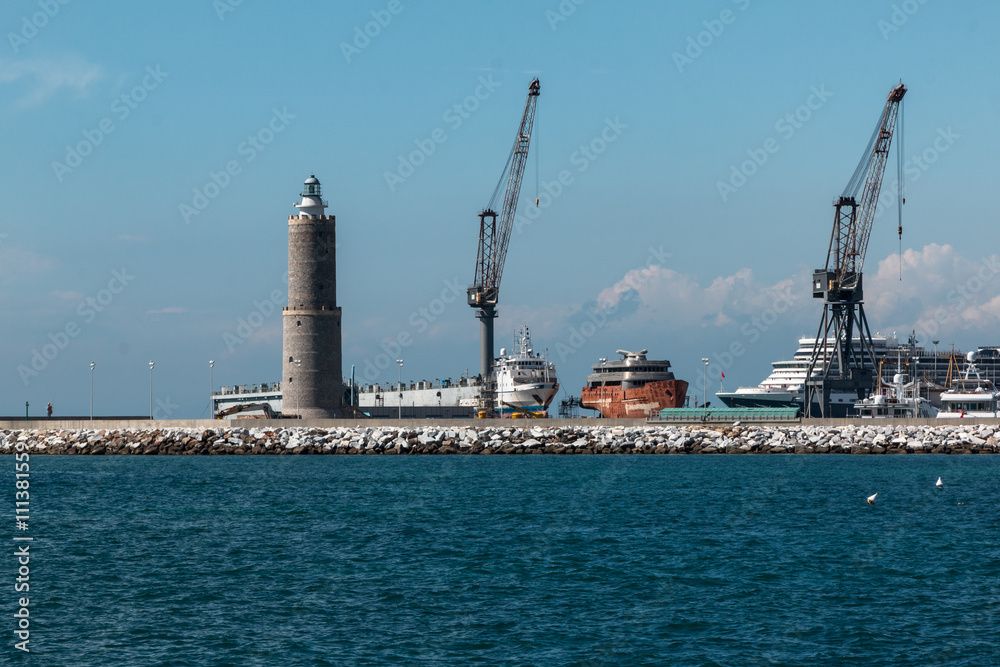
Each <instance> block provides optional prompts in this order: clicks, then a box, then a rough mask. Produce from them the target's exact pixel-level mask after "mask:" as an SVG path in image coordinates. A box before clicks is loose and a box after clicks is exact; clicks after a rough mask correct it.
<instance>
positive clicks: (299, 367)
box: [292, 359, 302, 419]
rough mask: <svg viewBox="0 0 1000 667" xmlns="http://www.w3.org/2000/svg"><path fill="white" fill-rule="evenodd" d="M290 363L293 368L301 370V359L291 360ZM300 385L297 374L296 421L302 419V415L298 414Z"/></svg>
mask: <svg viewBox="0 0 1000 667" xmlns="http://www.w3.org/2000/svg"><path fill="white" fill-rule="evenodd" d="M292 361H294V362H295V367H296V368H298V369H299V370H302V360H301V359H293V360H292ZM301 384H302V375H301V374H299V384H297V385H295V418H296V419H302V415H301V414H300V413H299V385H301Z"/></svg>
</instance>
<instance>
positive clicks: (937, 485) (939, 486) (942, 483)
mask: <svg viewBox="0 0 1000 667" xmlns="http://www.w3.org/2000/svg"><path fill="white" fill-rule="evenodd" d="M934 486H936V487H937V488H939V489H940V488H941V487H943V486H944V482H942V481H941V478H940V477H938V481H936V482H935V483H934Z"/></svg>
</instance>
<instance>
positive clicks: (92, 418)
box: [90, 361, 97, 421]
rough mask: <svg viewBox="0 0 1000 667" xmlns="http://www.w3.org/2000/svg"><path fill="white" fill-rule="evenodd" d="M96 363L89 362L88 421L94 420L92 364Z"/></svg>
mask: <svg viewBox="0 0 1000 667" xmlns="http://www.w3.org/2000/svg"><path fill="white" fill-rule="evenodd" d="M96 365H97V364H96V363H94V362H93V361H91V362H90V421H94V366H96Z"/></svg>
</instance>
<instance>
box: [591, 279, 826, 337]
mask: <svg viewBox="0 0 1000 667" xmlns="http://www.w3.org/2000/svg"><path fill="white" fill-rule="evenodd" d="M808 284H809V283H808V279H806V278H804V277H795V278H787V279H784V280H781V281H778V282H777V283H775V284H773V285H761V284H760V283H758V282H757V281H756V279H755V278H754V275H753V271H751V270H750V269H747V268H743V269H739V270H738V271H736V272H735V273H734V274H732V275H728V276H718V277H716V278H714V279H712V281H711V283H709V284H708V285H705V286H702V285H701V284H700V283H699V282H698V280H697V279H696V278H694V277H693V276H689V275H684V274H681V273H678V272H677V271H673V270H672V269H667V268H664V267H661V266H658V265H655V264H654V265H652V266H649V267H646V268H642V269H633V270H632V271H629V272H628V273H626V274H625V276H624V277H623V278H622V279H621V280H620V281H618V282H617V283H615V284H614V285H612V286H611V287H608V288H607V289H605V290H603V291H602V292H601V293H600V294H599V295H598V296H597V303H598V305H599V306H600V307H601V308H604V309H608V308H611V307H614V306H618V305H620V304H621V303H622V301H623V299H625V298H627V297H634V298H635V300H637V301H638V304H639V306H638V308H637V310H636V312H635V314H634V315H633V316H632V318H631V319H633V320H635V323H636V324H657V325H662V326H664V327H667V328H669V329H680V328H687V327H692V326H696V327H725V326H730V325H732V324H734V323H736V322H739V321H741V320H746V319H747V318H748V317H753V316H758V315H760V314H762V313H763V312H764V311H766V310H768V309H776V310H778V312H780V313H785V312H788V311H790V310H795V309H797V308H801V307H802V306H803V305H805V304H806V303H807V298H806V289H807V288H808Z"/></svg>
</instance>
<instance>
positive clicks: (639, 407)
mask: <svg viewBox="0 0 1000 667" xmlns="http://www.w3.org/2000/svg"><path fill="white" fill-rule="evenodd" d="M647 352H648V350H640V351H639V352H628V351H626V350H618V354H620V355H622V358H621V359H617V360H613V361H608V360H607V359H601V361H600V363H598V364H597V365H595V366H594V367H593V369H594V372H593V373H591V374H590V375H588V376H587V386H586V387H584V388H583V389H582V390H581V393H580V405H581V406H582V407H584V408H587V409H588V410H599V411H600V413H601V416H602V417H607V418H621V417H636V418H639V417H651V416H652V417H655V416H656V415H657V414H659V412H660V410H662V409H663V408H680V407H683V406H684V399H685V398H686V397H687V388H688V383H687V382H685V381H684V380H678V379H676V378H674V374H673V373H671V372H670V362H669V361H651V360H649V359H646V353H647Z"/></svg>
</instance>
